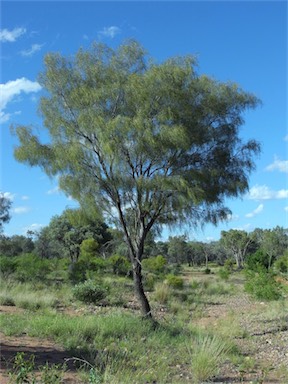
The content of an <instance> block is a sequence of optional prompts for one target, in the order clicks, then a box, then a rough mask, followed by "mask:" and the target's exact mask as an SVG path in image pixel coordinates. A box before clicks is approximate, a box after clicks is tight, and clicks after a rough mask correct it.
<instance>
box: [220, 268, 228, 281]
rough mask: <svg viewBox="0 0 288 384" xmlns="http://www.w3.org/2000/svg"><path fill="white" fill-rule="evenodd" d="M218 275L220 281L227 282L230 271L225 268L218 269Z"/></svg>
mask: <svg viewBox="0 0 288 384" xmlns="http://www.w3.org/2000/svg"><path fill="white" fill-rule="evenodd" d="M218 275H219V277H220V279H221V280H224V281H227V280H228V279H229V276H230V271H229V270H228V269H226V268H220V269H219V271H218Z"/></svg>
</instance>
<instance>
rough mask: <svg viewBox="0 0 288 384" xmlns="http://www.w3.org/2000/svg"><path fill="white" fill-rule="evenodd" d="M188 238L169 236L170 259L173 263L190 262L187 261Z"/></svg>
mask: <svg viewBox="0 0 288 384" xmlns="http://www.w3.org/2000/svg"><path fill="white" fill-rule="evenodd" d="M186 240H187V238H186V236H185V235H182V236H169V239H168V254H167V256H168V258H169V261H170V262H171V263H176V264H182V263H185V262H186V261H188V259H187V252H188V246H187V241H186Z"/></svg>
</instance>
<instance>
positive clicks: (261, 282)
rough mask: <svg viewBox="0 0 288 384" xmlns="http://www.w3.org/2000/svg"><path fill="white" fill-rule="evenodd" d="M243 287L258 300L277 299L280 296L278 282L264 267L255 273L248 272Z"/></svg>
mask: <svg viewBox="0 0 288 384" xmlns="http://www.w3.org/2000/svg"><path fill="white" fill-rule="evenodd" d="M244 288H245V291H246V292H248V293H250V294H251V295H253V296H254V297H255V298H256V299H258V300H267V301H270V300H278V299H280V297H281V292H280V286H279V283H277V282H276V281H275V279H274V277H273V275H272V274H271V273H269V272H267V271H265V270H264V269H263V270H262V271H260V272H256V273H255V272H254V273H253V272H250V273H249V272H248V273H247V281H246V283H245V285H244Z"/></svg>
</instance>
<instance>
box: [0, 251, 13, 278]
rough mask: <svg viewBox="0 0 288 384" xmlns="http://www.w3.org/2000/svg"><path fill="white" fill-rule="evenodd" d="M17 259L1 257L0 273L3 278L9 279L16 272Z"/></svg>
mask: <svg viewBox="0 0 288 384" xmlns="http://www.w3.org/2000/svg"><path fill="white" fill-rule="evenodd" d="M16 267H17V264H16V258H14V257H7V256H1V257H0V271H1V274H2V276H3V277H5V278H7V277H8V276H9V275H11V274H13V273H14V272H15V271H16Z"/></svg>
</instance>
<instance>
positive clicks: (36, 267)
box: [15, 253, 52, 282]
mask: <svg viewBox="0 0 288 384" xmlns="http://www.w3.org/2000/svg"><path fill="white" fill-rule="evenodd" d="M51 270H52V264H51V261H49V260H47V259H40V258H39V257H38V256H37V255H34V254H32V253H26V254H24V255H21V256H18V257H17V259H16V273H15V275H16V278H17V280H19V281H21V282H29V281H33V282H34V281H45V280H46V279H47V276H48V274H49V272H51Z"/></svg>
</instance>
